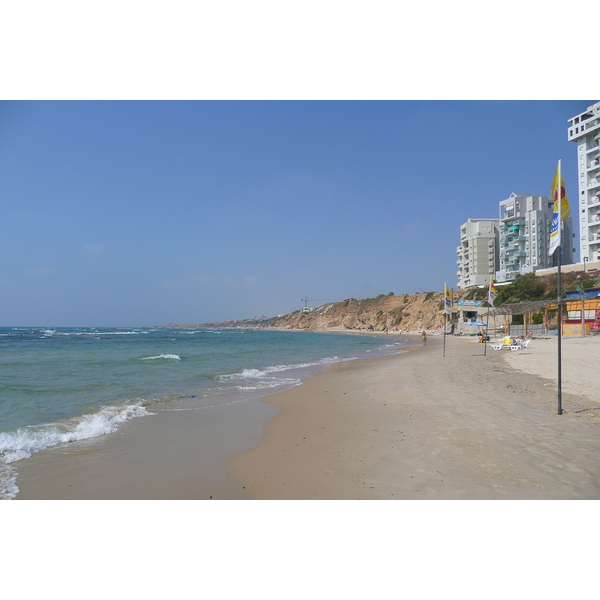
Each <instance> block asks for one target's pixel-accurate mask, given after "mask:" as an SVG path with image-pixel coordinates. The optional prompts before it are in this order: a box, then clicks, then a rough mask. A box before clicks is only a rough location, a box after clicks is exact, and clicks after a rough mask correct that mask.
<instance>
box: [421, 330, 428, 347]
mask: <svg viewBox="0 0 600 600" xmlns="http://www.w3.org/2000/svg"><path fill="white" fill-rule="evenodd" d="M421 341H422V342H423V343H424V344H427V334H426V333H425V330H423V331H422V332H421Z"/></svg>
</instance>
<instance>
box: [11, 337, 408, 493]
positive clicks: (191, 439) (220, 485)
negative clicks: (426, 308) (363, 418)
mask: <svg viewBox="0 0 600 600" xmlns="http://www.w3.org/2000/svg"><path fill="white" fill-rule="evenodd" d="M369 334H370V335H376V336H377V337H380V338H381V339H382V340H383V339H385V338H386V337H387V336H385V335H384V334H383V332H381V333H379V332H376V333H375V334H373V332H369ZM391 341H392V340H391V339H390V342H391ZM393 341H394V342H396V341H398V340H397V339H394V340H393ZM358 360H372V359H371V358H366V359H358ZM350 362H356V361H350ZM327 366H329V365H322V366H315V367H313V369H314V371H313V372H319V371H320V370H322V369H324V368H327ZM313 372H310V373H309V374H308V375H303V376H302V377H303V381H306V380H307V379H310V378H311V377H312V376H313ZM301 385H302V384H301ZM260 399H261V398H260V397H258V398H250V399H244V400H242V401H235V400H233V401H231V399H230V398H229V399H228V397H227V396H223V397H222V398H221V399H220V400H219V401H218V402H219V403H218V404H217V405H210V406H198V405H197V404H196V403H195V401H193V400H188V399H185V398H183V399H181V400H176V401H170V402H168V403H156V404H153V405H150V406H148V407H147V408H148V411H149V413H151V414H150V415H147V416H144V417H142V418H137V419H131V420H129V421H126V422H124V423H122V424H121V425H120V426H119V428H118V430H116V431H114V432H112V433H108V434H105V435H101V436H97V437H91V438H87V439H84V440H79V441H77V442H72V443H66V444H64V443H63V444H58V445H56V446H52V447H49V448H46V449H44V450H41V451H39V452H36V453H34V454H33V455H32V456H30V457H28V458H25V459H22V460H20V461H17V462H15V463H12V465H11V466H13V467H14V468H15V469H16V471H17V480H16V485H17V487H18V488H19V492H18V494H17V495H16V497H15V499H16V500H29V499H59V500H60V499H139V500H143V499H162V500H168V499H171V500H176V499H246V498H249V495H248V493H247V492H246V491H245V490H244V488H243V486H240V485H238V482H237V481H236V480H235V479H233V478H232V477H231V475H230V474H229V473H228V471H227V469H226V468H225V462H226V460H228V459H229V458H231V457H233V456H235V455H237V454H240V453H243V452H245V451H247V450H249V449H250V448H252V447H254V446H256V445H257V444H258V443H259V441H260V439H261V436H262V433H263V428H262V426H263V423H264V421H266V420H268V419H270V418H272V417H273V416H274V415H275V414H276V412H277V409H275V408H274V407H272V406H269V405H268V404H264V403H261V402H260Z"/></svg>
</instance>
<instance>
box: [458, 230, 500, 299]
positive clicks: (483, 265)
mask: <svg viewBox="0 0 600 600" xmlns="http://www.w3.org/2000/svg"><path fill="white" fill-rule="evenodd" d="M498 224H499V221H498V219H469V220H468V221H467V222H466V223H465V224H464V225H462V226H461V228H460V246H458V247H457V248H456V252H457V254H458V260H457V261H456V264H457V265H458V271H457V273H456V275H457V276H458V289H459V290H463V289H465V288H468V287H471V286H474V285H488V284H489V283H490V280H491V279H494V277H495V273H496V271H497V269H498Z"/></svg>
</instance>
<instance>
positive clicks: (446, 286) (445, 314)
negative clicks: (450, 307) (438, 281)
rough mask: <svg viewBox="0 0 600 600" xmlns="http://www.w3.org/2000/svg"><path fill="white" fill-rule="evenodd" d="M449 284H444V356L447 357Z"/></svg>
mask: <svg viewBox="0 0 600 600" xmlns="http://www.w3.org/2000/svg"><path fill="white" fill-rule="evenodd" d="M447 290H448V284H446V283H444V356H446V318H447V317H448V313H447V312H446V300H447V298H446V296H447Z"/></svg>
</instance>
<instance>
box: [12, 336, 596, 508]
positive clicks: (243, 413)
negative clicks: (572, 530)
mask: <svg viewBox="0 0 600 600" xmlns="http://www.w3.org/2000/svg"><path fill="white" fill-rule="evenodd" d="M338 333H339V332H338ZM349 333H356V332H349ZM364 333H365V334H368V335H378V336H379V337H381V338H383V339H385V338H386V337H389V335H386V334H385V333H383V332H364ZM413 335H418V334H413ZM393 337H396V336H393ZM407 337H408V336H407ZM390 339H393V338H390ZM596 341H597V342H599V345H600V340H596ZM541 343H544V342H541ZM592 343H594V341H590V342H588V344H592ZM446 344H447V346H446V348H447V353H446V357H442V336H436V335H431V336H430V337H429V338H428V343H427V345H426V346H422V345H421V344H415V345H413V346H408V347H405V348H403V349H402V350H401V351H400V352H395V353H392V354H390V355H387V356H378V357H370V358H362V359H359V360H354V361H348V362H342V363H335V364H331V365H326V366H323V367H322V368H321V369H320V370H319V372H317V373H316V374H312V375H311V376H309V377H307V378H305V379H303V382H302V384H301V385H297V386H295V387H292V388H289V389H287V390H285V391H280V392H276V393H273V394H271V395H268V396H265V397H263V398H262V399H261V400H252V401H247V402H242V403H237V404H235V405H230V406H226V405H224V406H218V407H206V408H203V409H198V408H196V409H194V407H193V406H191V405H188V404H186V403H185V402H175V403H172V404H170V405H169V406H164V405H163V406H158V407H156V408H157V410H156V411H155V410H154V409H152V412H156V413H157V414H156V415H155V416H153V417H145V418H143V419H134V420H131V421H128V422H127V423H125V424H124V426H123V427H122V428H120V429H119V430H118V431H117V432H115V433H112V434H108V435H105V436H101V437H98V438H91V439H89V440H86V441H84V442H78V443H77V444H75V445H70V444H67V445H62V446H58V447H54V448H51V449H47V450H44V451H42V452H39V453H37V454H35V455H33V456H32V457H30V458H28V459H25V460H23V461H19V462H18V463H16V467H17V470H18V472H19V477H18V480H17V485H18V486H19V488H20V490H21V491H20V493H19V494H18V495H17V497H16V499H17V500H19V499H97V500H101V499H138V500H141V499H162V500H169V499H171V500H173V499H211V498H212V499H214V500H242V499H260V500H265V499H296V500H299V499H337V500H353V499H414V500H423V499H454V500H458V499H538V500H541V499H576V498H578V499H597V498H599V497H600V441H599V440H598V436H597V431H598V425H600V410H596V409H600V403H598V401H597V400H596V401H594V400H593V399H591V398H589V397H583V396H581V395H579V396H576V395H573V394H572V393H570V392H569V391H567V390H566V389H565V388H566V385H567V383H566V382H564V383H563V406H564V410H565V412H564V414H563V415H562V416H557V415H556V388H555V385H554V384H553V383H552V381H550V380H549V379H543V378H542V377H540V376H539V375H535V374H531V373H526V372H523V371H520V370H517V369H518V367H519V366H520V367H525V366H527V364H526V363H527V360H529V361H533V363H535V362H536V361H537V362H539V360H540V359H541V358H542V357H543V356H545V354H544V353H543V352H542V351H541V350H540V348H541V344H540V342H539V340H534V342H533V343H532V345H531V347H530V349H528V351H527V353H525V351H523V352H522V353H517V352H513V353H509V352H495V351H493V350H492V349H491V348H490V347H489V346H488V352H487V357H486V358H484V357H483V356H482V354H483V346H482V345H481V344H478V343H477V338H475V337H473V339H469V338H466V337H454V336H447V338H446ZM576 345H577V342H574V343H573V344H572V346H573V347H575V346H576ZM536 349H537V350H538V353H537V354H536ZM546 349H547V350H549V351H551V350H552V348H551V347H550V346H547V348H546ZM587 353H588V354H590V353H589V349H588V350H587ZM527 355H529V356H530V358H529V359H527ZM519 356H520V358H519ZM512 361H516V364H515V366H512V365H511V362H512ZM519 361H521V362H519ZM590 385H591V386H594V385H597V384H595V383H594V381H590ZM596 389H597V388H596Z"/></svg>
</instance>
